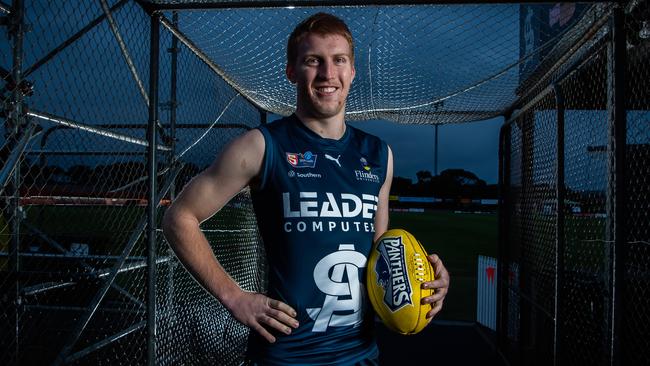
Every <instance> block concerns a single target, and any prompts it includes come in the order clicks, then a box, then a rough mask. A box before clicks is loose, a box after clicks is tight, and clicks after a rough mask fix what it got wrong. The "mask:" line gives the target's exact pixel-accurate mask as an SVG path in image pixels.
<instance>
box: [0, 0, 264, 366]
mask: <svg viewBox="0 0 650 366" xmlns="http://www.w3.org/2000/svg"><path fill="white" fill-rule="evenodd" d="M3 11H4V12H5V14H6V15H7V17H6V19H9V24H8V29H7V30H8V31H9V34H10V36H11V38H10V42H8V43H2V49H1V51H2V65H3V75H2V76H3V80H4V90H3V95H2V101H3V106H4V108H3V112H4V117H5V123H4V125H3V136H4V138H3V149H2V156H1V159H2V166H3V168H2V179H3V180H2V187H3V189H2V203H1V204H2V216H1V222H0V228H1V229H2V236H1V237H0V252H1V257H0V271H1V272H0V273H1V275H0V287H1V288H2V291H1V294H2V295H1V299H0V301H1V304H0V308H1V309H2V311H0V322H1V329H2V332H0V342H1V345H2V348H1V349H2V352H1V355H0V363H2V364H20V365H42V364H62V363H64V364H111V365H113V364H124V365H133V364H144V363H147V359H148V357H149V355H148V350H149V349H151V347H149V346H148V341H149V340H154V341H155V345H156V347H157V353H155V360H154V362H155V363H157V364H174V365H175V364H197V363H201V364H204V363H208V362H211V363H213V364H223V363H225V362H226V361H228V362H229V363H236V362H237V360H238V359H239V358H240V357H241V355H242V353H243V349H242V347H244V345H245V339H246V336H247V334H248V332H247V329H244V327H243V326H241V325H239V324H238V323H236V322H234V321H233V320H232V319H230V320H224V318H227V317H228V315H227V312H226V311H225V310H224V309H223V308H222V307H221V306H220V305H219V304H218V303H217V302H216V301H214V300H213V299H212V298H211V297H210V296H209V295H208V294H207V293H206V292H205V291H204V290H203V289H201V288H200V286H199V285H198V284H197V283H196V282H195V281H194V280H193V279H192V278H191V276H190V275H189V274H188V272H187V271H185V269H184V268H183V267H182V266H181V265H180V264H179V262H178V261H177V259H176V258H175V257H174V255H173V253H172V252H171V251H170V249H169V247H168V245H167V244H166V242H165V241H164V239H163V238H162V235H161V234H160V232H159V230H158V229H156V230H155V231H154V233H155V235H156V237H155V243H156V245H155V251H154V253H155V255H151V252H149V251H148V248H149V247H150V246H151V244H150V241H149V239H148V236H149V235H148V230H147V227H148V220H147V219H148V214H147V210H148V206H149V205H154V206H158V209H157V210H156V211H155V212H157V213H156V215H155V220H156V221H154V222H158V221H159V219H160V217H161V216H162V214H163V213H164V209H165V207H166V206H167V205H168V204H169V202H170V199H172V198H173V196H174V194H175V192H177V191H178V190H180V189H181V188H182V186H183V185H184V184H185V183H186V182H187V181H189V179H190V178H191V177H192V176H194V175H195V174H197V173H198V172H199V171H200V170H202V169H204V168H205V167H206V166H207V165H208V164H209V163H211V161H212V160H213V158H214V156H215V155H216V154H218V152H219V151H220V150H221V149H222V148H223V146H224V145H225V143H227V142H228V141H229V140H231V139H232V138H233V137H235V136H237V135H239V134H241V133H242V132H245V131H246V130H249V129H251V128H253V127H254V126H256V125H258V124H259V123H260V122H261V121H262V118H265V115H264V114H263V113H261V112H260V111H259V110H258V109H257V108H255V107H253V106H252V105H251V104H250V103H249V102H248V101H246V100H245V99H244V98H242V97H241V96H240V95H239V94H238V93H237V92H235V91H234V90H233V89H232V88H231V87H229V86H228V85H227V83H226V82H225V81H224V80H223V79H222V78H221V77H220V76H219V75H217V74H216V73H214V71H213V70H212V69H211V68H210V66H209V65H206V63H205V62H204V61H202V60H201V59H200V58H199V57H198V56H197V55H196V53H195V52H194V51H192V50H190V49H188V48H187V47H186V46H185V45H184V44H183V43H182V42H179V41H178V38H176V37H174V36H173V35H172V33H171V32H170V31H168V30H166V29H164V28H163V27H162V26H161V25H160V24H159V22H158V21H156V22H154V26H155V27H158V28H159V35H158V37H159V38H158V39H156V35H155V33H156V32H152V29H153V28H152V26H151V24H150V23H151V19H152V17H151V16H150V15H149V14H147V12H145V11H144V10H143V9H142V7H141V6H140V5H138V4H137V3H135V2H132V1H106V0H101V1H97V2H74V1H72V2H71V1H68V2H54V3H53V2H47V1H28V2H25V4H23V3H22V2H21V1H14V3H13V4H12V5H11V6H4V4H3ZM161 16H162V15H161ZM164 16H167V18H168V19H166V20H167V21H168V23H169V25H170V26H174V25H175V19H176V17H177V16H176V15H175V14H172V13H171V12H170V13H168V14H165V15H164ZM152 38H153V43H151V44H155V43H157V44H158V48H159V56H158V57H156V56H155V55H156V50H155V49H154V48H150V39H152ZM14 56H18V57H17V58H16V57H14ZM155 67H157V68H158V70H159V73H158V79H159V80H158V87H157V89H158V90H154V89H152V86H151V83H150V80H149V78H150V70H155ZM14 80H19V83H18V86H16V83H14ZM154 95H155V96H156V97H154ZM151 103H156V104H157V108H156V112H158V113H159V116H158V118H156V122H157V126H156V129H157V134H156V135H157V138H156V139H155V140H156V141H155V146H156V151H157V154H156V155H157V156H156V164H155V166H154V169H155V170H154V171H155V174H154V175H153V176H155V177H156V178H157V179H149V177H150V172H151V170H149V168H148V161H149V159H150V158H148V151H147V149H148V146H149V144H151V143H152V141H154V140H152V139H151V137H150V136H148V135H147V131H148V128H151V126H150V124H149V123H148V121H150V120H151V116H150V111H149V105H150V104H151ZM152 182H153V183H154V187H155V192H153V197H155V199H153V200H151V199H150V197H149V188H148V187H149V184H150V183H152ZM156 227H159V225H158V224H156ZM202 228H203V230H204V232H205V233H206V235H207V236H208V238H209V239H210V242H211V244H212V245H213V246H215V247H217V246H218V247H221V248H227V250H225V251H224V250H222V251H219V253H225V255H222V256H220V260H221V263H222V264H223V265H224V266H225V267H226V268H228V269H229V270H230V274H231V275H232V276H233V278H235V279H236V280H237V281H238V282H239V283H240V284H241V286H242V287H243V288H246V289H248V290H262V289H263V288H262V286H263V278H264V276H263V271H264V266H263V263H261V258H263V256H262V255H261V247H260V246H259V245H258V234H257V226H256V224H255V219H254V215H253V214H252V206H251V203H250V194H249V193H248V192H242V193H241V194H240V195H238V196H237V197H236V198H235V199H234V200H233V201H232V202H231V203H230V204H229V205H228V206H227V207H226V208H224V209H223V210H222V211H220V212H219V213H218V214H217V215H215V216H214V217H213V218H211V219H210V220H208V221H206V222H205V223H204V224H203V227H202ZM150 261H155V262H150ZM152 263H155V266H154V268H155V272H152V273H150V272H149V271H150V269H151V268H152V266H151V264H152ZM152 275H153V276H155V277H153V278H154V280H153V281H152V282H148V278H152V277H151V276H152ZM148 283H153V284H155V286H156V287H155V291H154V293H155V295H154V296H155V297H152V296H151V295H150V291H148V288H149V287H148V286H149V285H148ZM154 299H155V302H154V301H153V300H154ZM152 302H153V303H155V307H151V306H150V305H151V304H152ZM151 309H155V315H156V316H155V323H154V324H155V329H156V335H157V336H156V337H155V339H154V337H153V334H151V332H152V329H154V326H153V324H152V322H151V321H150V320H148V318H147V314H148V313H149V312H151Z"/></svg>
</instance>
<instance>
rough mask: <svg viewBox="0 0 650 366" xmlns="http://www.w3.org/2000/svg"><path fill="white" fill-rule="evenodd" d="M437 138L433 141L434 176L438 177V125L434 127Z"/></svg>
mask: <svg viewBox="0 0 650 366" xmlns="http://www.w3.org/2000/svg"><path fill="white" fill-rule="evenodd" d="M434 131H435V137H434V141H433V176H434V177H435V176H438V124H437V123H436V124H435V125H434Z"/></svg>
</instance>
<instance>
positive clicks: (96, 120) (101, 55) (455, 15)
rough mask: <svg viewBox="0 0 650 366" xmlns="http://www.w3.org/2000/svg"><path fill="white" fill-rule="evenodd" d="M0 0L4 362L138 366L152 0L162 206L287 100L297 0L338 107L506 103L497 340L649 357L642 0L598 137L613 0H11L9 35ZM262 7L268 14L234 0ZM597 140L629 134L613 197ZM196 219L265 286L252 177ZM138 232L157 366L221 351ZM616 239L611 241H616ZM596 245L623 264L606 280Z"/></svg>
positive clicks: (222, 318)
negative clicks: (335, 68)
mask: <svg viewBox="0 0 650 366" xmlns="http://www.w3.org/2000/svg"><path fill="white" fill-rule="evenodd" d="M5 3H6V2H0V16H3V17H2V29H3V32H2V34H3V35H2V36H1V37H2V39H3V41H2V42H0V77H1V78H2V82H1V85H0V87H1V88H2V89H1V90H0V97H1V98H2V99H1V101H2V115H1V116H2V119H3V125H2V127H1V128H0V132H1V137H0V142H1V145H2V149H1V151H0V162H2V164H0V165H1V166H2V169H1V170H0V179H1V183H2V184H1V185H0V209H1V210H2V214H1V215H0V290H1V291H0V294H1V295H0V307H1V308H2V311H0V328H1V329H2V330H3V331H2V332H0V347H1V348H0V350H2V352H0V363H2V364H30V365H31V364H52V363H56V362H60V363H68V364H124V365H133V364H144V363H146V362H147V357H148V353H147V347H148V346H147V339H148V338H147V337H148V336H149V334H148V329H147V327H148V324H147V305H148V304H149V302H148V298H147V282H148V279H147V273H148V271H147V260H148V258H147V242H146V240H145V228H146V220H147V215H146V206H147V204H148V192H147V187H148V185H147V184H148V182H149V181H151V180H152V179H150V178H149V177H148V172H147V154H146V152H147V146H148V144H149V143H150V142H151V141H147V135H146V131H147V121H148V118H149V112H148V104H149V98H150V96H149V71H150V66H151V65H150V60H149V57H150V53H151V50H150V43H149V41H150V21H151V14H150V13H149V12H148V11H151V10H155V9H156V8H157V7H161V9H162V10H161V12H160V13H158V14H156V16H158V15H160V16H161V21H160V41H159V45H160V57H159V59H158V63H159V68H160V71H159V90H158V95H159V108H158V113H159V117H158V119H159V122H160V125H159V126H158V127H159V134H158V138H157V141H156V142H157V144H158V159H157V161H158V164H157V169H158V176H157V178H156V182H157V183H158V184H157V187H158V190H159V192H158V194H159V196H160V197H161V198H162V199H161V201H160V207H159V208H158V212H157V215H158V217H157V219H158V221H159V220H160V217H161V216H162V214H163V212H164V210H165V207H167V205H168V204H169V202H170V200H171V199H173V197H174V196H175V194H176V193H178V192H179V191H180V189H182V187H183V186H184V185H185V184H186V183H187V182H188V181H189V179H191V177H192V176H194V175H196V174H197V173H198V172H199V171H201V170H202V169H204V168H205V167H206V166H207V165H208V164H209V163H210V162H211V161H212V160H213V159H214V157H215V156H216V155H217V154H218V153H219V152H220V151H221V149H222V148H223V147H224V146H225V144H226V143H227V142H228V141H230V140H231V139H232V138H234V137H236V136H238V135H240V134H241V133H243V132H245V131H247V130H249V129H251V128H254V127H255V126H257V125H258V124H259V123H260V122H261V121H262V120H263V119H264V118H265V115H264V113H266V112H267V111H270V112H275V113H279V114H288V113H291V112H292V111H293V109H294V108H295V106H294V104H295V101H294V97H295V91H294V89H293V86H292V85H291V84H290V83H289V82H288V81H286V78H285V76H284V64H285V52H286V50H285V44H286V39H287V35H288V33H289V32H290V30H291V29H292V28H293V26H294V25H295V24H296V23H297V22H298V21H299V20H301V19H303V18H304V17H306V16H307V15H308V14H312V13H314V12H316V11H322V10H324V11H328V12H332V13H334V14H336V15H338V16H340V17H342V18H343V19H344V20H345V21H346V22H348V24H349V26H350V28H351V30H352V32H353V35H354V36H355V41H356V70H357V75H356V79H355V83H354V86H353V89H352V91H351V95H350V98H349V101H348V105H347V107H348V108H347V113H348V118H350V119H370V118H376V119H389V120H393V121H397V122H401V123H449V122H463V121H472V120H477V119H484V118H488V117H492V116H496V115H502V114H505V115H507V116H509V117H510V118H509V119H510V122H509V124H508V125H507V126H506V127H504V131H506V132H507V133H506V134H505V136H507V138H506V139H504V145H508V148H507V149H506V148H505V146H504V147H503V148H504V151H506V154H505V155H504V158H505V159H506V161H504V162H503V164H502V166H505V167H507V168H508V169H507V170H508V172H509V174H508V176H507V179H505V180H504V182H505V183H507V187H506V186H504V187H502V188H505V190H504V191H505V192H507V193H508V194H507V196H505V197H504V203H505V205H504V206H502V209H504V210H505V211H506V212H505V217H506V219H507V220H506V221H507V223H508V226H507V228H506V230H505V231H504V234H505V235H504V237H503V242H504V243H506V244H507V247H506V248H505V250H504V251H503V253H506V255H505V258H502V259H501V261H502V264H504V265H506V266H507V267H506V268H507V269H508V271H507V276H506V279H504V281H505V285H506V286H505V287H504V288H505V289H506V291H505V296H502V297H501V298H502V299H504V300H505V302H504V303H502V305H503V306H504V311H502V312H500V314H502V317H505V318H503V319H501V320H500V322H499V324H501V325H502V326H503V327H505V328H501V329H500V331H501V333H500V334H501V341H502V342H501V343H500V344H501V345H503V346H504V348H503V353H504V354H505V355H506V357H507V358H508V359H509V360H510V361H512V363H513V364H540V365H542V364H550V363H553V362H554V361H555V360H557V361H558V363H561V364H597V363H603V360H606V359H608V358H611V357H615V358H618V359H620V360H622V362H623V363H624V364H631V365H635V364H644V363H645V362H647V360H648V359H649V358H650V355H649V354H648V349H650V347H648V341H647V337H646V334H648V332H649V331H650V329H649V328H650V326H649V324H650V315H649V313H648V311H647V309H648V308H649V305H650V304H649V303H648V302H649V300H648V299H650V293H649V291H650V285H649V277H648V276H649V273H650V269H649V267H648V263H650V258H649V256H650V249H649V241H650V227H649V224H648V223H649V222H650V216H649V212H650V210H649V208H650V207H648V206H649V203H648V202H649V201H650V199H649V192H648V186H650V184H649V183H650V182H649V181H648V177H649V176H650V171H649V168H648V167H649V166H650V164H648V162H649V161H650V128H649V126H650V117H649V116H650V115H649V114H648V108H649V105H648V101H649V100H650V96H649V95H648V90H650V85H649V80H650V70H649V66H648V49H649V47H650V43H649V39H650V8H649V6H648V3H647V1H630V2H629V3H626V4H624V6H622V12H623V13H624V14H625V20H624V29H625V35H626V38H627V39H626V44H625V46H624V49H625V50H626V51H625V52H626V68H625V69H626V70H625V71H626V75H625V80H626V84H625V87H624V91H625V98H624V100H625V103H626V106H625V109H626V111H627V112H626V119H625V127H626V136H625V139H626V144H625V146H624V147H621V146H619V145H616V144H615V143H614V141H613V139H612V137H611V131H612V128H611V124H612V121H611V118H612V117H611V116H612V113H611V112H612V110H613V102H612V101H613V100H614V99H613V98H614V97H613V95H614V94H615V93H614V90H613V88H612V86H611V81H609V80H611V78H610V77H609V76H610V75H611V73H612V72H613V69H612V68H611V67H610V64H611V63H612V59H615V58H616V57H617V56H615V55H613V54H612V53H611V47H610V44H611V42H612V31H611V29H612V28H611V27H612V24H613V23H612V20H611V19H612V18H611V16H612V14H613V10H614V9H616V6H615V5H614V4H612V3H586V4H583V3H562V4H528V3H522V4H510V3H504V4H453V5H450V4H444V5H441V4H437V5H391V6H361V5H359V6H349V7H329V8H321V7H317V6H310V7H297V8H293V7H288V8H283V7H282V8H281V7H279V6H281V5H291V4H289V3H288V2H285V1H280V0H278V1H277V2H276V1H265V2H256V1H251V2H249V3H250V4H248V3H246V2H237V4H236V5H237V6H238V7H241V8H239V9H232V8H228V3H229V2H228V1H221V2H218V3H219V4H217V5H218V6H214V9H211V7H212V5H211V4H214V3H217V2H214V1H207V0H206V1H180V0H178V1H177V0H169V1H165V0H160V1H138V2H136V1H131V0H121V1H118V0H98V1H95V2H78V1H60V2H51V1H45V0H33V1H25V11H24V21H23V23H24V25H25V27H24V28H21V27H20V26H19V25H20V24H22V23H21V22H20V19H21V17H20V16H19V15H20V12H17V10H18V9H13V8H12V5H9V4H5ZM16 3H18V2H16ZM258 3H259V4H265V5H271V6H272V7H267V8H263V9H261V8H252V7H253V6H254V5H255V4H258ZM276 3H277V4H276ZM305 4H308V3H305ZM314 4H315V5H316V3H314ZM332 4H334V2H332ZM143 5H144V7H143ZM341 5H343V2H341ZM192 6H197V7H201V8H202V9H200V10H189V8H190V7H192ZM273 6H274V7H273ZM174 7H178V8H182V9H183V10H181V11H178V12H177V13H175V12H173V11H172V10H171V9H172V8H174ZM246 7H248V8H246ZM217 8H218V9H217ZM23 31H24V32H23ZM21 35H22V36H21ZM20 40H23V42H22V46H20V44H21V42H20ZM14 56H21V57H18V58H15V57H14ZM619 56H620V55H619ZM173 60H175V61H173ZM18 71H21V72H18ZM15 78H17V80H14V79H15ZM619 101H620V99H619ZM560 109H562V110H563V111H564V114H563V116H564V125H563V127H562V126H561V124H560V119H558V111H559V110H560ZM558 126H560V127H558ZM558 128H560V129H558ZM561 132H563V134H564V137H563V138H561V139H558V133H561ZM558 147H559V148H560V151H561V154H558ZM614 148H618V149H621V148H623V149H624V154H622V155H623V156H624V159H623V160H624V165H622V166H623V170H624V173H625V174H623V176H624V182H622V183H623V186H624V187H625V190H624V193H615V192H618V191H616V190H615V189H614V188H617V187H620V186H621V182H618V181H616V178H615V177H616V174H615V172H614V170H615V169H614V167H615V166H617V165H616V164H615V163H619V164H620V162H616V161H613V157H614V153H613V151H614ZM618 151H621V150H618ZM562 156H564V162H563V166H562V168H561V170H558V168H557V167H558V164H557V163H558V162H560V160H561V157H562ZM619 158H620V155H619ZM620 166H621V165H619V167H620ZM617 169H618V168H617ZM558 172H561V173H562V174H558ZM562 176H564V182H563V183H561V184H558V180H559V179H561V178H562ZM615 194H623V197H624V200H623V203H624V207H625V209H624V210H623V211H624V213H625V217H624V218H620V217H616V219H617V220H619V221H618V223H619V225H622V226H621V227H624V234H622V233H621V232H620V230H619V232H614V231H613V228H616V225H613V222H614V221H613V220H614V216H613V214H614V212H615V211H614V209H613V207H614V206H613V202H615V198H616V197H614V195H615ZM561 196H563V197H564V198H563V199H560V197H561ZM202 229H203V230H204V232H205V234H206V236H207V237H208V239H209V241H210V243H211V245H212V246H213V248H214V249H215V252H216V253H217V256H218V258H219V260H220V261H221V263H222V264H223V265H224V267H226V269H227V270H228V271H229V273H230V274H231V275H232V276H233V277H234V278H235V279H236V280H237V281H238V282H239V283H240V284H241V286H242V287H243V288H245V289H248V290H263V289H264V287H265V276H264V273H265V264H264V260H263V258H264V253H263V252H262V247H261V246H260V245H259V234H258V232H257V225H256V223H255V220H254V215H253V214H252V207H251V202H250V193H249V192H248V191H243V192H241V193H240V194H239V195H238V196H237V197H236V198H235V199H234V200H233V201H231V202H230V203H229V204H228V206H226V207H225V208H224V209H223V210H222V211H221V212H219V213H218V214H217V215H215V216H214V217H212V218H211V219H209V220H208V221H206V222H205V223H203V225H202ZM156 232H157V233H158V236H157V238H156V239H157V240H156V243H157V247H156V263H157V265H156V278H155V284H156V287H155V296H156V297H155V299H156V308H157V310H156V324H155V325H156V327H157V337H156V338H155V340H154V341H155V347H156V353H155V357H156V359H155V363H158V364H166V365H175V364H207V363H211V364H238V363H239V362H240V361H241V358H242V353H243V351H244V348H245V340H246V337H247V334H248V330H247V329H246V328H245V327H243V326H242V325H241V324H239V323H238V322H236V321H234V320H233V319H232V317H231V316H230V315H229V313H228V312H227V311H226V310H225V309H224V308H223V307H222V306H221V305H220V304H219V303H218V302H217V301H215V300H214V299H213V298H212V297H210V296H209V295H208V294H207V293H206V292H205V291H204V290H203V289H201V288H200V287H199V286H198V285H197V283H196V282H195V281H194V280H193V279H192V278H191V277H190V275H189V274H188V272H187V271H186V270H185V269H184V268H183V267H182V266H181V265H180V264H179V262H178V261H177V260H176V257H175V256H174V255H173V253H172V252H171V251H170V249H169V248H168V246H167V244H166V242H165V240H164V238H163V237H162V235H161V233H160V230H159V229H157V231H156ZM621 235H624V237H623V236H621ZM621 238H623V240H622V242H623V243H624V245H625V246H624V248H623V249H621V248H620V246H618V247H615V243H620V242H621ZM613 253H619V254H621V256H620V257H618V258H619V261H620V262H619V264H621V263H622V265H623V267H624V270H623V271H619V272H616V273H617V274H618V275H620V276H619V277H617V278H618V281H619V282H615V280H614V278H613V277H612V274H613V273H615V272H614V267H613V263H614V260H615V259H614V258H613ZM620 258H622V259H620ZM621 274H622V275H621ZM615 289H618V290H619V292H617V293H622V294H623V295H622V296H621V297H620V299H619V298H617V297H616V296H615V292H614V290H615ZM614 305H617V306H618V308H616V309H619V308H622V309H623V310H616V309H615V308H614ZM613 318H615V319H614V321H612V319H613ZM614 326H616V328H615V329H617V331H618V332H619V333H618V334H615V335H614V336H613V335H612V334H613V333H612V331H611V329H612V327H614ZM610 350H614V352H615V354H614V355H613V356H612V354H611V352H610ZM57 357H58V359H57Z"/></svg>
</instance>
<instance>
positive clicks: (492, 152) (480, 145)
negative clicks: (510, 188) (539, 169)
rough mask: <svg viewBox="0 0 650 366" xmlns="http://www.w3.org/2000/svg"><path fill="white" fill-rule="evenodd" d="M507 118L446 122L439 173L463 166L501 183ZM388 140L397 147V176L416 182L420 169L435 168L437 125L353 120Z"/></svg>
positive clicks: (394, 151)
mask: <svg viewBox="0 0 650 366" xmlns="http://www.w3.org/2000/svg"><path fill="white" fill-rule="evenodd" d="M502 123H503V118H493V119H489V120H485V121H478V122H471V123H460V124H445V125H440V126H439V127H438V133H439V134H440V136H439V138H438V172H441V171H443V170H445V169H450V168H454V169H456V168H461V169H465V170H468V171H471V172H472V173H474V174H476V175H477V176H478V177H479V178H481V179H483V180H485V181H486V182H487V183H497V178H498V151H499V128H500V127H501V124H502ZM352 125H354V126H356V127H358V128H360V129H362V130H364V131H366V132H370V133H372V134H374V135H377V136H379V137H381V138H382V139H384V140H385V141H386V142H387V143H388V144H389V145H390V146H391V149H392V150H393V154H394V159H395V161H394V169H395V171H394V175H395V176H401V177H405V178H411V179H413V181H414V182H415V181H416V177H415V173H417V172H418V171H419V170H429V171H431V173H433V170H434V161H433V155H434V141H435V140H434V136H435V132H434V130H435V127H434V126H433V125H406V124H397V123H395V122H387V121H367V122H352Z"/></svg>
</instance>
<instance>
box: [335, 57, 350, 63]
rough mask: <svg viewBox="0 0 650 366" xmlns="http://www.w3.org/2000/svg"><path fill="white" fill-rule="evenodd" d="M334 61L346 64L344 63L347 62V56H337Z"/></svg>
mask: <svg viewBox="0 0 650 366" xmlns="http://www.w3.org/2000/svg"><path fill="white" fill-rule="evenodd" d="M334 61H336V63H339V64H344V63H346V62H347V60H346V59H345V57H337V58H336V60H334Z"/></svg>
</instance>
